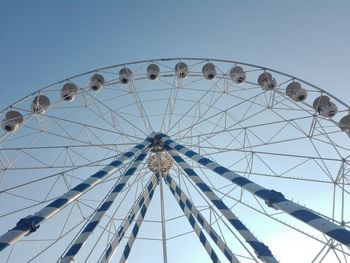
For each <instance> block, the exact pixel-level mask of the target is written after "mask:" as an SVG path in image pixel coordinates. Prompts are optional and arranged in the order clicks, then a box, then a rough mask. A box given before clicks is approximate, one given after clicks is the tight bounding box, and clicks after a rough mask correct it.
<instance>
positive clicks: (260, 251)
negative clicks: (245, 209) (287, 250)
mask: <svg viewBox="0 0 350 263" xmlns="http://www.w3.org/2000/svg"><path fill="white" fill-rule="evenodd" d="M165 149H166V150H167V151H168V152H169V153H170V155H171V156H172V157H173V159H174V160H175V162H176V163H177V164H178V165H179V166H180V167H181V168H182V169H183V170H184V172H185V173H186V174H187V175H188V176H189V178H190V179H191V180H192V181H193V182H194V183H195V184H196V185H197V186H198V188H199V189H201V190H202V192H203V193H204V194H205V195H206V196H207V197H208V198H209V200H210V201H211V202H212V203H213V204H214V206H215V207H216V208H217V209H218V210H219V211H220V212H221V213H222V214H223V215H224V217H226V219H227V220H228V221H229V222H230V224H231V225H232V226H233V227H234V228H235V229H236V230H237V231H238V233H239V234H240V235H241V236H242V237H243V238H244V240H245V241H246V242H247V243H248V244H249V245H250V246H251V247H252V248H253V249H254V252H255V254H256V255H257V256H258V258H260V259H261V260H262V261H264V262H268V263H276V262H278V261H277V260H276V259H275V258H274V256H273V255H272V253H271V251H270V249H269V248H268V247H267V246H266V245H265V244H264V243H262V242H260V241H259V240H258V239H257V238H256V237H255V236H254V235H253V234H252V233H251V232H250V231H249V229H248V228H247V227H246V226H245V225H244V224H243V223H242V222H241V221H240V220H239V219H238V218H237V217H236V216H235V215H234V214H233V213H232V211H231V210H230V209H229V208H228V207H227V206H226V205H225V204H224V202H223V201H222V200H221V199H220V198H219V197H218V196H217V195H216V194H215V193H214V192H213V191H212V190H211V189H210V188H209V186H208V185H207V184H206V183H205V182H204V181H203V180H202V179H201V178H200V177H199V176H198V175H197V174H196V172H195V171H194V170H193V169H192V168H191V167H190V166H189V165H188V164H187V163H186V162H185V161H184V160H183V159H182V158H181V157H180V156H179V155H178V154H177V153H176V152H175V151H174V150H172V149H170V148H169V146H167V145H165Z"/></svg>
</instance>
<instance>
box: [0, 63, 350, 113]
mask: <svg viewBox="0 0 350 263" xmlns="http://www.w3.org/2000/svg"><path fill="white" fill-rule="evenodd" d="M181 60H193V61H214V62H215V61H216V62H224V63H232V64H238V65H244V66H249V67H254V68H258V69H262V70H268V71H271V72H274V73H277V74H280V75H283V76H286V77H289V78H291V79H293V80H297V81H300V82H302V83H304V84H306V85H308V86H310V87H312V88H315V89H316V90H318V91H320V92H321V93H322V94H326V95H327V96H329V97H331V98H332V99H334V100H335V101H337V102H338V103H340V104H342V105H343V106H344V107H346V108H348V109H349V111H350V105H349V104H347V103H345V102H344V101H342V100H341V99H339V98H338V97H336V96H334V95H332V94H331V93H330V92H329V91H327V90H325V89H322V88H320V87H318V86H317V85H315V84H312V83H311V82H308V81H306V80H304V79H301V78H299V77H296V76H294V75H291V74H288V73H285V72H282V71H279V70H275V69H272V68H269V67H265V66H260V65H257V64H252V63H247V62H241V61H237V60H227V59H219V58H200V57H168V58H154V59H144V60H136V61H132V62H125V63H119V64H114V65H110V66H104V67H99V68H96V69H93V70H89V71H86V72H84V73H79V74H76V75H72V76H69V77H66V78H64V79H62V80H59V81H56V82H54V83H51V84H49V85H47V86H44V87H42V88H39V89H38V90H36V91H33V92H32V93H30V94H28V95H27V96H25V97H23V98H21V99H18V100H17V101H15V102H14V103H12V104H11V105H9V106H7V107H5V108H3V109H2V110H0V114H2V113H3V112H5V111H6V110H8V109H9V108H11V107H12V106H13V105H15V104H17V103H19V102H21V101H22V100H24V99H26V98H28V97H30V96H33V95H35V94H37V93H40V92H42V91H44V90H46V89H48V88H50V87H52V86H55V85H58V84H62V83H65V82H67V81H69V80H71V79H74V78H78V77H81V76H84V75H87V74H92V73H95V72H97V71H101V70H107V69H112V68H118V67H122V66H126V65H134V64H141V63H152V62H161V61H181Z"/></svg>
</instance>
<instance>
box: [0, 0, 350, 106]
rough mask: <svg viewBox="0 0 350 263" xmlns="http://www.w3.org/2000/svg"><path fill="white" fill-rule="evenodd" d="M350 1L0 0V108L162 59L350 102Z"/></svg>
mask: <svg viewBox="0 0 350 263" xmlns="http://www.w3.org/2000/svg"><path fill="white" fill-rule="evenodd" d="M349 13H350V1H348V0H335V1H326V0H308V1H304V0H294V1H283V0H282V1H281V0H279V1H278V0H267V1H261V0H246V1H243V0H242V1H232V0H220V1H209V0H192V1H189V0H187V1H186V0H176V1H175V0H173V1H164V0H163V1H155V0H148V1H140V0H139V1H136V0H128V1H127V0H125V1H111V0H105V1H90V0H75V1H68V0H61V1H47V0H46V1H41V0H33V1H27V0H22V1H18V0H15V1H13V0H12V1H10V0H8V1H6V0H0V79H1V91H2V95H1V96H0V109H4V108H6V107H8V106H10V105H11V104H12V103H14V102H15V101H17V100H18V99H21V98H22V97H24V96H26V95H28V94H30V93H32V92H35V91H36V90H38V89H39V88H42V87H44V86H46V85H49V84H51V83H53V82H56V81H59V80H61V79H65V78H67V77H69V76H72V75H75V74H78V73H82V72H86V71H90V70H93V69H96V68H99V67H104V66H109V65H113V64H120V63H124V62H131V61H137V60H145V59H152V58H163V57H203V58H219V59H228V60H236V61H242V62H246V63H251V64H256V65H260V66H266V67H268V68H272V69H276V70H279V71H282V72H285V73H289V74H291V75H294V76H297V77H300V78H302V79H304V80H306V81H308V82H310V83H313V84H315V85H317V86H319V87H320V88H321V89H324V90H326V91H328V92H330V93H331V94H333V95H335V96H336V97H338V98H339V99H341V100H343V101H344V102H346V103H348V104H349V103H350V98H349V94H350V92H349V89H350V84H349V75H350V74H349V72H350V48H349V47H350V26H349V25H350V15H349Z"/></svg>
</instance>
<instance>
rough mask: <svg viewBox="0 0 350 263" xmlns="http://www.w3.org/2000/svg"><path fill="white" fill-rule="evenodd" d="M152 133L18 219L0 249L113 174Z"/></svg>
mask: <svg viewBox="0 0 350 263" xmlns="http://www.w3.org/2000/svg"><path fill="white" fill-rule="evenodd" d="M154 135H155V134H154V133H152V134H151V135H150V136H149V137H147V138H146V139H145V140H144V141H143V142H141V143H140V144H138V145H136V146H135V147H133V148H131V149H130V150H129V151H127V152H126V153H124V154H123V155H121V156H120V157H118V158H117V159H116V160H114V161H113V162H111V163H110V164H109V165H107V166H106V167H104V168H103V169H101V170H100V171H98V172H97V173H95V174H93V175H92V176H90V177H89V178H88V179H86V180H85V181H83V182H82V183H80V184H78V185H77V186H76V187H74V188H73V189H71V190H69V191H68V192H67V193H65V194H63V195H62V196H60V197H59V198H57V199H56V200H55V201H53V202H51V203H50V204H49V205H47V206H46V207H44V208H43V209H41V210H40V211H38V212H36V213H35V214H34V215H29V216H27V217H26V218H22V219H21V220H19V221H18V223H17V224H16V226H15V227H14V228H12V229H11V230H9V231H8V232H7V233H5V234H4V235H2V236H1V237H0V251H2V250H3V249H5V248H6V247H8V246H9V245H12V244H14V243H16V242H17V241H18V240H20V239H21V238H23V237H24V236H27V235H29V234H31V233H32V232H35V231H36V230H37V229H38V228H39V226H40V223H42V222H44V221H46V220H48V219H49V218H51V217H52V216H54V215H55V214H56V213H58V212H59V211H61V210H62V209H63V208H64V207H65V206H66V205H68V204H70V203H71V202H73V201H74V200H76V199H77V198H79V197H80V196H81V195H82V194H83V193H84V192H86V191H87V190H89V189H91V188H93V187H94V186H95V185H97V184H98V183H100V182H101V181H102V180H103V179H104V178H106V177H108V176H109V175H111V174H113V173H114V172H116V171H117V167H119V166H120V165H122V164H123V163H125V162H126V161H127V160H128V159H130V158H132V157H133V156H135V155H136V154H137V153H138V152H139V151H141V150H143V149H144V148H145V147H146V146H148V145H150V144H151V143H152V142H153V138H154Z"/></svg>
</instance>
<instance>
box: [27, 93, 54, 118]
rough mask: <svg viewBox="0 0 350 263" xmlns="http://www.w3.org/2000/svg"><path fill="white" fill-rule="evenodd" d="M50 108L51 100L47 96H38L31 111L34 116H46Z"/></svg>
mask: <svg viewBox="0 0 350 263" xmlns="http://www.w3.org/2000/svg"><path fill="white" fill-rule="evenodd" d="M49 106H50V99H49V98H48V97H46V96H45V95H38V96H36V97H35V98H34V100H33V103H32V105H31V110H32V113H34V114H45V113H46V111H47V108H48V107H49Z"/></svg>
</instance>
